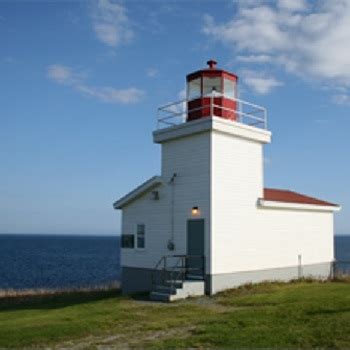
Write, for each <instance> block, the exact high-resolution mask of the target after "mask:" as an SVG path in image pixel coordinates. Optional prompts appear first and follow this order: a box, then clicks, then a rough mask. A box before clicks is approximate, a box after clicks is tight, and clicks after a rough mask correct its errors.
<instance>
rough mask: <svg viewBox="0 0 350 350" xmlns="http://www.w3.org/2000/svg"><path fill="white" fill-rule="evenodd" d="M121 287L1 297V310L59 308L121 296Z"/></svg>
mask: <svg viewBox="0 0 350 350" xmlns="http://www.w3.org/2000/svg"><path fill="white" fill-rule="evenodd" d="M121 297H122V296H121V292H120V290H119V289H111V290H103V291H74V292H62V293H60V292H58V293H55V294H47V295H45V294H44V295H30V296H20V297H4V298H1V299H0V311H11V310H13V311H15V310H25V309H59V308H63V307H67V306H73V305H79V304H84V303H89V302H95V301H99V300H106V299H110V298H121Z"/></svg>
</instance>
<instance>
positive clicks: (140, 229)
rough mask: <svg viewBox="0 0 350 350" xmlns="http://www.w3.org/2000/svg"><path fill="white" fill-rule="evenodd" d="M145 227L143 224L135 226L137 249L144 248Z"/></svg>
mask: <svg viewBox="0 0 350 350" xmlns="http://www.w3.org/2000/svg"><path fill="white" fill-rule="evenodd" d="M145 233H146V229H145V225H144V224H137V228H136V245H137V248H145Z"/></svg>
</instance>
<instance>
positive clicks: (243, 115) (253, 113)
mask: <svg viewBox="0 0 350 350" xmlns="http://www.w3.org/2000/svg"><path fill="white" fill-rule="evenodd" d="M205 97H209V99H208V101H209V102H208V103H207V104H205V105H201V106H200V107H197V108H193V109H188V102H190V101H191V100H188V99H184V100H181V101H177V102H172V103H169V104H166V105H164V106H161V107H159V108H158V116H157V129H163V128H167V127H171V126H174V125H179V124H183V123H185V122H186V121H187V117H188V115H190V114H191V113H193V112H197V111H201V110H208V109H209V110H210V115H208V116H209V117H215V116H218V115H215V111H218V110H221V111H226V112H229V113H234V114H235V115H236V120H235V121H233V122H238V123H242V124H245V125H249V126H254V127H257V128H260V129H267V111H266V108H264V107H261V106H258V105H255V104H253V103H250V102H247V101H243V100H240V99H236V98H232V97H227V96H226V95H223V94H219V93H215V94H210V95H208V96H205ZM218 97H224V98H225V99H229V100H232V101H234V102H236V108H234V109H233V108H228V107H224V106H222V105H219V104H216V103H215V99H217V98H218ZM192 101H193V100H192ZM220 114H221V115H222V113H220Z"/></svg>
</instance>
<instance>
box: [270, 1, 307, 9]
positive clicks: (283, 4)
mask: <svg viewBox="0 0 350 350" xmlns="http://www.w3.org/2000/svg"><path fill="white" fill-rule="evenodd" d="M277 6H278V7H279V8H280V9H283V10H287V11H303V10H306V8H307V4H306V2H305V0H278V2H277Z"/></svg>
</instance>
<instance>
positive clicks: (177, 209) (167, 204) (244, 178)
mask: <svg viewBox="0 0 350 350" xmlns="http://www.w3.org/2000/svg"><path fill="white" fill-rule="evenodd" d="M207 64H208V67H206V68H204V69H201V70H197V71H195V72H193V73H190V74H188V75H187V77H186V82H187V94H186V99H185V100H182V101H178V102H174V103H171V104H167V105H165V106H162V107H160V108H159V110H158V117H157V119H158V120H157V121H158V123H157V124H158V127H157V130H155V131H154V132H153V141H154V142H155V143H156V144H159V145H160V147H161V174H159V175H156V176H154V177H152V178H151V179H149V180H147V181H146V182H144V183H143V184H141V185H140V186H138V187H136V188H135V189H134V190H132V191H131V192H129V193H128V194H126V195H125V196H124V197H122V198H120V199H119V200H117V201H116V202H115V203H114V208H115V209H119V210H122V227H121V266H122V290H123V292H125V293H132V292H138V291H149V292H150V293H151V297H152V298H153V299H156V300H166V301H171V300H175V299H178V298H183V297H187V296H193V295H202V294H204V293H206V294H209V295H211V294H215V293H216V292H218V291H222V290H225V289H228V288H233V287H236V286H239V285H241V284H243V283H248V282H258V281H264V280H290V279H293V278H298V277H301V276H300V274H301V273H302V274H303V276H304V277H306V276H312V277H317V278H326V277H328V276H329V274H330V273H331V266H332V262H333V259H334V252H333V216H334V215H333V214H334V212H335V211H337V210H339V209H340V206H338V205H336V204H333V203H330V202H327V201H324V200H320V199H317V198H314V197H310V196H308V195H304V194H300V193H297V192H294V191H290V190H285V189H274V188H265V187H264V161H263V159H264V156H263V152H264V145H265V144H268V143H270V142H271V132H270V131H269V130H268V129H267V111H266V109H265V108H264V107H261V106H258V105H256V104H254V103H251V102H247V101H243V100H241V99H239V98H238V94H237V89H238V81H239V79H238V77H237V76H236V75H235V74H234V73H231V72H228V71H225V70H222V69H219V68H217V62H216V61H214V60H209V61H208V62H207ZM183 107H185V108H183ZM301 271H302V272H301Z"/></svg>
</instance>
